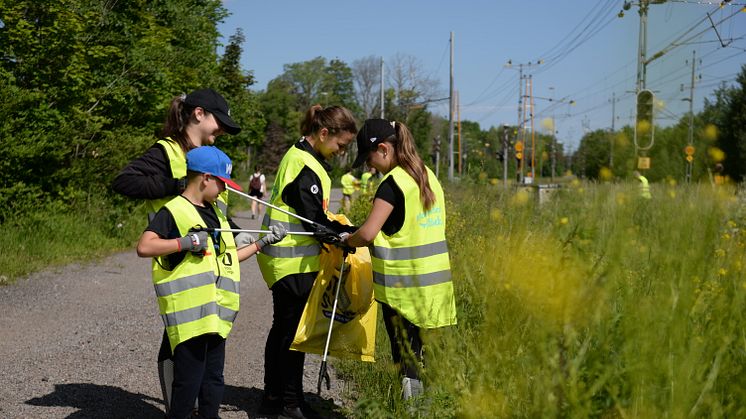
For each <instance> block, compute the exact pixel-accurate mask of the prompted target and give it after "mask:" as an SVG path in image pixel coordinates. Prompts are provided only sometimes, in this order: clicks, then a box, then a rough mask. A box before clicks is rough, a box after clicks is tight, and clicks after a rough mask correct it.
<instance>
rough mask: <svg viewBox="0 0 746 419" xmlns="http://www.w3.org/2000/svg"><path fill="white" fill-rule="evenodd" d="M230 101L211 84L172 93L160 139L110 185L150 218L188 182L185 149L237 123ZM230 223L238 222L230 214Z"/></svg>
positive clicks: (240, 236)
mask: <svg viewBox="0 0 746 419" xmlns="http://www.w3.org/2000/svg"><path fill="white" fill-rule="evenodd" d="M230 113H231V111H230V108H229V107H228V102H227V101H226V100H225V98H223V96H221V95H220V94H219V93H218V92H216V91H215V90H213V89H199V90H195V91H193V92H191V93H189V94H188V95H181V96H176V97H175V98H173V99H172V100H171V105H170V107H169V110H168V114H167V116H166V121H165V122H164V124H163V129H162V130H161V137H162V138H161V139H160V140H158V141H156V143H155V144H153V145H152V146H151V147H150V148H149V149H148V150H147V151H146V152H145V154H143V155H142V156H140V157H138V158H136V159H134V160H132V161H131V162H129V163H128V164H127V166H125V167H124V169H122V170H121V171H120V172H119V174H117V176H116V178H115V179H114V182H113V183H112V189H114V191H116V192H117V193H120V194H122V195H124V196H127V197H129V198H135V199H144V200H146V207H147V210H148V220H150V219H152V217H153V216H154V215H155V213H156V212H158V210H159V209H161V207H162V206H163V205H164V204H165V203H166V202H168V201H170V200H171V199H172V198H173V197H175V196H177V195H179V194H180V193H181V192H182V191H183V190H184V187H185V186H186V174H187V165H186V153H187V152H188V151H189V150H191V149H193V148H195V147H199V146H203V145H213V144H215V141H216V139H217V137H218V136H220V135H222V134H224V133H228V134H231V135H236V134H238V133H239V132H241V127H240V126H239V125H238V124H237V123H236V122H235V121H233V119H232V118H231V116H230ZM227 195H228V192H227V191H226V192H223V193H222V194H221V196H220V198H219V200H218V206H220V209H221V210H222V211H223V214H226V215H227V214H228V211H227V205H228V196H227ZM228 222H229V223H230V225H231V227H232V228H236V229H237V228H239V227H238V225H236V224H235V223H233V221H232V220H231V219H230V218H229V219H228ZM253 239H254V238H253V237H252V236H251V235H250V234H248V233H237V234H236V235H235V241H236V243H238V244H239V245H246V244H249V243H251V241H252V240H253ZM170 358H171V350H170V349H169V347H168V337H167V336H166V332H165V331H164V332H163V338H162V340H161V348H160V350H159V352H158V376H159V378H160V380H161V391H162V392H163V400H164V403H165V404H166V408H168V406H169V405H170V401H169V398H170V394H171V381H172V380H173V364H172V363H171V361H170Z"/></svg>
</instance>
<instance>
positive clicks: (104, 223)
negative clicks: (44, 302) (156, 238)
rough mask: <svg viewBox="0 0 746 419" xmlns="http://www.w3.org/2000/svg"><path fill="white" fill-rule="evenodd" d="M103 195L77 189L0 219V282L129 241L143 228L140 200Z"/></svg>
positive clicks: (99, 253)
mask: <svg viewBox="0 0 746 419" xmlns="http://www.w3.org/2000/svg"><path fill="white" fill-rule="evenodd" d="M103 196H104V195H103V194H85V193H79V194H75V195H69V196H66V197H65V199H64V200H57V201H47V202H43V203H37V204H36V205H31V204H29V209H28V210H25V211H24V212H22V213H18V214H16V216H14V217H13V218H12V219H8V220H6V221H4V222H3V223H2V224H0V231H2V232H3V240H4V242H5V243H4V244H3V251H2V252H0V285H3V284H7V283H12V282H14V281H15V280H17V279H18V278H19V277H22V276H24V275H28V274H30V273H32V272H36V271H40V270H43V269H47V268H50V267H54V266H58V265H62V264H66V263H71V262H81V261H88V260H91V259H95V258H98V257H101V256H105V255H107V254H110V253H111V251H112V250H117V249H124V248H127V247H130V246H133V242H134V241H135V240H137V237H138V236H139V234H140V233H141V232H142V231H143V229H144V228H145V220H146V216H145V210H144V208H143V205H133V204H132V203H131V202H125V201H124V200H123V199H119V198H118V197H113V198H104V197H103ZM30 207H34V208H33V210H31V209H30Z"/></svg>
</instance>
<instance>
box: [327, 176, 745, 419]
mask: <svg viewBox="0 0 746 419" xmlns="http://www.w3.org/2000/svg"><path fill="white" fill-rule="evenodd" d="M653 193H654V198H653V200H651V201H642V200H640V199H639V198H638V196H637V190H636V189H635V188H634V187H633V186H632V185H603V184H602V185H588V184H580V183H575V184H572V185H568V186H567V187H566V188H564V189H563V190H562V191H560V192H559V193H558V195H557V196H556V197H555V199H553V200H552V201H550V202H548V203H546V204H543V205H538V204H537V203H536V200H535V199H534V198H533V197H532V196H530V195H529V194H526V193H525V192H519V193H512V192H511V193H502V192H501V189H500V188H499V187H495V186H492V187H490V186H482V187H474V188H468V187H467V188H465V187H463V186H461V187H458V188H456V187H450V188H448V191H447V194H448V195H447V196H448V205H449V206H448V230H447V235H448V240H449V248H450V252H451V261H452V270H453V276H454V284H455V287H456V292H457V307H458V311H459V324H458V326H456V327H451V328H445V329H442V330H437V331H431V332H429V333H428V334H427V336H426V344H427V352H426V362H427V364H426V369H427V370H426V385H427V388H428V393H427V394H426V396H425V397H422V398H420V399H418V400H415V401H414V402H411V403H404V402H402V401H401V400H399V397H398V394H399V388H398V386H399V384H398V377H397V375H396V373H395V371H394V370H393V368H392V366H391V365H390V363H391V361H390V356H389V352H390V351H389V348H388V339H387V338H386V336H385V333H382V332H381V330H379V333H378V337H379V339H378V344H377V346H378V348H377V353H376V355H377V359H378V362H377V363H376V364H372V365H371V364H362V363H353V362H347V361H345V362H338V363H337V365H338V368H340V369H341V370H342V371H343V372H344V374H345V376H346V377H348V378H350V379H351V380H353V382H354V384H353V393H354V395H355V397H356V398H357V400H358V404H357V407H356V410H355V415H356V416H358V417H369V416H372V417H454V416H458V417H474V418H479V417H494V416H498V417H560V416H564V417H619V418H628V417H635V418H637V417H675V418H678V417H690V416H692V417H742V416H744V415H746V375H745V374H744V372H745V371H744V365H746V364H745V362H744V361H746V336H744V331H743V325H744V320H745V319H744V314H745V313H744V308H745V307H744V295H746V275H744V264H746V257H745V256H744V255H746V251H745V250H746V217H745V216H744V211H743V209H742V208H743V207H742V205H741V203H739V202H738V201H737V200H736V199H735V198H734V197H733V194H732V190H728V189H721V190H717V191H714V190H713V189H712V188H711V187H710V186H709V185H701V186H691V187H688V186H676V185H655V187H654V189H653ZM354 209H355V208H354V207H353V210H354ZM354 215H355V214H353V218H355V217H354ZM379 329H382V328H379Z"/></svg>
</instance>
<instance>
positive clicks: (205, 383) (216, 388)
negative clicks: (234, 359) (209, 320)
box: [168, 334, 225, 419]
mask: <svg viewBox="0 0 746 419" xmlns="http://www.w3.org/2000/svg"><path fill="white" fill-rule="evenodd" d="M173 361H174V384H173V393H172V395H171V408H170V410H169V412H168V417H169V418H179V419H180V418H190V417H191V415H192V410H193V409H194V400H195V399H197V397H199V417H200V418H208V419H213V418H217V417H218V410H219V409H220V403H221V402H222V401H223V391H224V389H225V381H224V379H223V366H224V365H225V339H223V338H222V337H221V336H219V335H212V334H210V335H201V336H197V337H194V338H192V339H189V340H188V341H186V342H182V343H180V344H178V345H177V346H176V348H175V349H174V355H173Z"/></svg>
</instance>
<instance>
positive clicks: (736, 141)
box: [702, 65, 746, 182]
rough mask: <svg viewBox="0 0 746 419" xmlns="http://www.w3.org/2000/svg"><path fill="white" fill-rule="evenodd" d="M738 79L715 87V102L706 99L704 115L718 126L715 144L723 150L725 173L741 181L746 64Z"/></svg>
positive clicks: (744, 173)
mask: <svg viewBox="0 0 746 419" xmlns="http://www.w3.org/2000/svg"><path fill="white" fill-rule="evenodd" d="M736 83H737V85H736V86H733V87H728V86H725V85H724V86H722V87H721V88H720V89H718V90H716V91H715V100H714V102H712V101H710V100H708V99H706V100H705V109H704V111H703V113H702V119H703V120H704V122H705V123H711V124H714V125H715V126H716V127H717V128H718V135H717V138H716V139H715V141H714V146H716V147H718V148H719V149H720V150H722V151H723V153H724V160H723V161H722V164H723V167H724V173H725V174H726V175H727V176H729V177H730V178H731V179H733V180H735V181H738V182H740V181H742V180H744V179H745V178H746V65H743V66H742V67H741V72H740V73H739V75H738V77H736ZM713 154H715V153H713ZM713 163H718V162H716V161H713Z"/></svg>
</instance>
